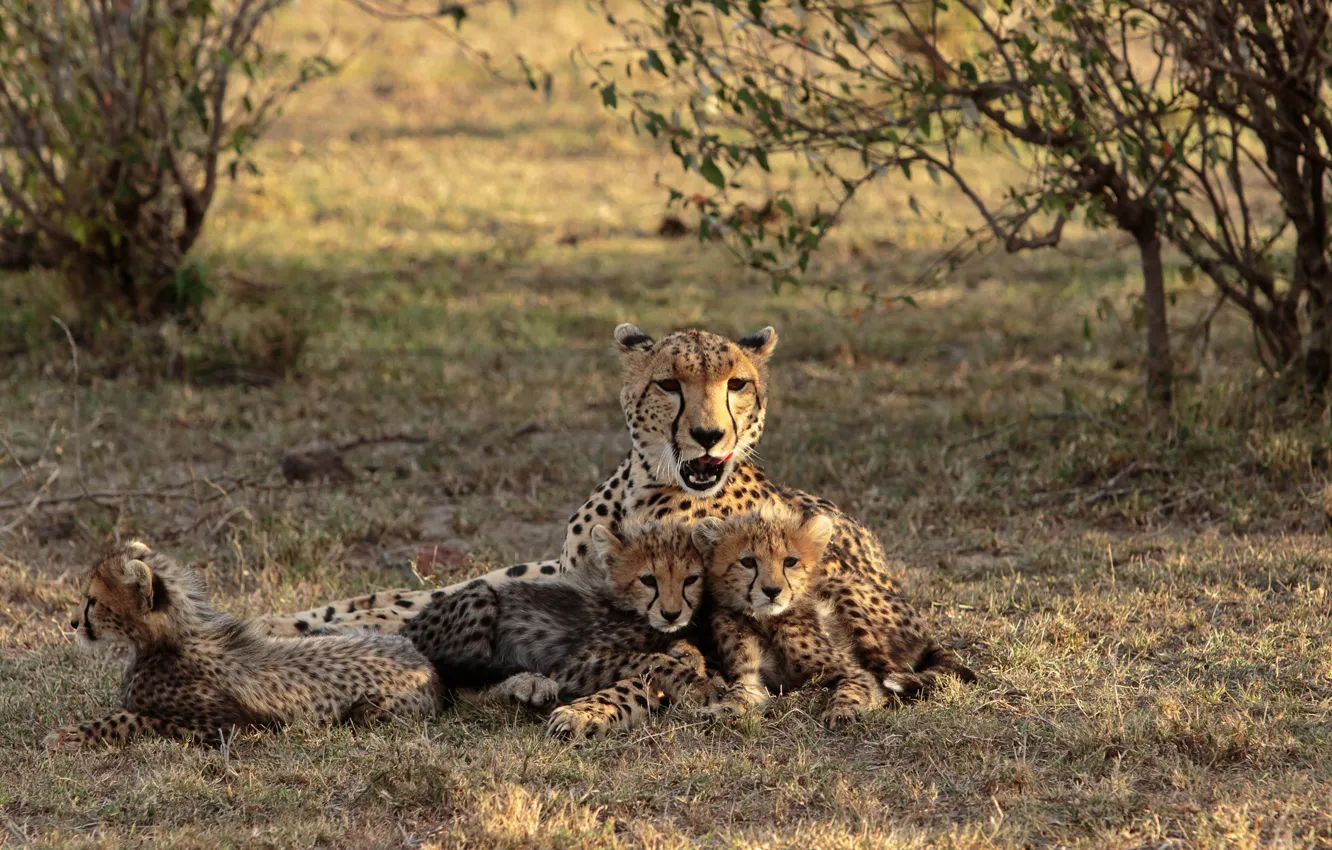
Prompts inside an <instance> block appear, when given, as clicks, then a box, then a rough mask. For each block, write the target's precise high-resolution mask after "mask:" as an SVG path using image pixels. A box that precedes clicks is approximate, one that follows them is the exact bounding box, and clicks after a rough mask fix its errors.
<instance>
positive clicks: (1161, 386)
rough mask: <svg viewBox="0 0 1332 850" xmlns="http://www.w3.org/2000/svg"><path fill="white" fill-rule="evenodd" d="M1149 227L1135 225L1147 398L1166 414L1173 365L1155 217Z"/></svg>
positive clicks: (1172, 376)
mask: <svg viewBox="0 0 1332 850" xmlns="http://www.w3.org/2000/svg"><path fill="white" fill-rule="evenodd" d="M1148 218H1150V221H1151V223H1150V226H1143V227H1140V228H1138V229H1137V230H1136V231H1135V232H1134V234H1133V238H1134V239H1136V240H1137V243H1138V251H1139V253H1140V254H1141V257H1142V305H1143V311H1144V312H1145V313H1146V316H1147V360H1146V362H1145V363H1144V371H1145V372H1146V373H1147V398H1148V400H1149V401H1150V402H1151V403H1152V404H1153V405H1154V406H1155V407H1156V408H1157V409H1158V410H1159V411H1160V412H1162V413H1164V414H1165V415H1166V416H1167V417H1169V415H1170V403H1171V400H1172V398H1173V395H1174V379H1175V375H1174V366H1173V365H1172V363H1171V361H1170V326H1169V324H1167V322H1166V295H1165V273H1164V271H1163V270H1162V268H1161V237H1160V234H1158V233H1157V232H1156V216H1155V215H1151V216H1148Z"/></svg>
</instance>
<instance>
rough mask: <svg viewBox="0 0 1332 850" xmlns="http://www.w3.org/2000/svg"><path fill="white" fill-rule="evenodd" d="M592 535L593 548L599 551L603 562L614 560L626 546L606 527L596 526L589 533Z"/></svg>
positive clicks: (598, 553)
mask: <svg viewBox="0 0 1332 850" xmlns="http://www.w3.org/2000/svg"><path fill="white" fill-rule="evenodd" d="M588 533H589V534H591V535H592V546H593V547H594V548H595V549H596V550H597V555H598V556H600V558H601V560H602V562H605V561H609V560H610V559H611V558H613V557H614V556H615V555H616V554H617V553H618V552H619V551H620V548H621V547H622V546H623V545H624V543H623V542H621V540H620V538H618V537H616V536H615V535H614V534H612V533H611V530H610V529H609V528H607V527H606V526H604V525H594V526H592V530H591V531H590V532H588Z"/></svg>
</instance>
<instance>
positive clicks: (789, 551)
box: [694, 506, 833, 617]
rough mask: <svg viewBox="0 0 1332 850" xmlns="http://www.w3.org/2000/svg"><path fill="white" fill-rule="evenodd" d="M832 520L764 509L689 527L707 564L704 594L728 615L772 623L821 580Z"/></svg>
mask: <svg viewBox="0 0 1332 850" xmlns="http://www.w3.org/2000/svg"><path fill="white" fill-rule="evenodd" d="M832 532H833V524H832V520H830V519H829V518H828V517H826V516H824V515H822V514H816V515H814V516H811V517H809V518H805V517H804V516H802V515H801V513H800V512H799V511H797V510H795V509H793V508H789V507H785V506H769V507H765V508H764V509H763V510H762V511H755V512H753V513H748V514H741V515H739V516H733V517H731V518H730V519H727V520H720V519H717V518H716V517H709V518H707V519H703V520H700V521H699V522H698V523H697V524H696V525H695V526H694V543H695V545H697V546H698V548H699V549H701V550H702V551H703V552H704V553H705V556H706V557H707V561H708V568H707V580H708V593H709V594H710V595H711V596H712V599H713V601H714V602H715V603H716V604H717V605H719V606H721V607H723V608H729V609H730V610H732V611H739V612H741V613H745V614H752V615H754V616H757V617H771V616H774V615H776V614H780V613H782V612H783V611H785V610H786V609H787V608H790V607H791V605H792V604H793V603H795V602H797V601H799V600H800V599H801V598H802V597H803V596H804V595H805V591H806V590H807V589H808V587H809V584H810V582H811V581H812V580H813V579H815V578H817V577H818V576H819V575H820V574H821V564H822V563H823V553H824V550H825V549H827V548H828V540H829V538H831V537H832Z"/></svg>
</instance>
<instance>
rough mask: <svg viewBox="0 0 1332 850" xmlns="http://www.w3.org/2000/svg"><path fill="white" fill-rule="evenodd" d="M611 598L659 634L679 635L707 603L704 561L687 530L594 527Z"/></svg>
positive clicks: (653, 524) (647, 526)
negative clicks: (638, 615)
mask: <svg viewBox="0 0 1332 850" xmlns="http://www.w3.org/2000/svg"><path fill="white" fill-rule="evenodd" d="M592 542H593V544H595V545H596V547H597V554H599V555H600V556H601V561H602V563H603V564H604V565H605V567H606V577H607V579H608V581H609V583H610V588H611V595H612V597H613V598H614V599H615V600H616V601H617V603H619V604H620V605H622V606H624V607H625V608H626V609H627V610H631V611H634V612H635V613H637V614H641V615H642V616H643V617H645V618H646V619H647V621H648V623H650V624H651V625H652V627H653V628H654V629H657V630H658V631H663V632H674V631H679V630H680V629H682V628H684V627H685V626H687V625H689V620H690V618H692V617H693V616H694V612H695V611H696V610H697V609H698V606H699V603H700V602H702V600H703V570H704V562H703V555H702V553H701V552H700V551H699V549H698V547H697V546H695V545H694V542H693V540H692V539H691V537H690V532H689V530H688V529H687V528H685V527H684V526H682V525H677V524H669V525H663V524H661V523H656V522H651V523H645V524H643V525H639V526H628V527H624V528H621V529H620V535H619V536H616V535H615V534H614V533H612V532H611V531H610V529H608V528H606V526H604V525H595V526H593V527H592Z"/></svg>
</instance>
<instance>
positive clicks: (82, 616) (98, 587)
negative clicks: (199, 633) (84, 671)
mask: <svg viewBox="0 0 1332 850" xmlns="http://www.w3.org/2000/svg"><path fill="white" fill-rule="evenodd" d="M209 610H210V609H209V608H208V598H207V593H206V591H205V590H204V586H203V582H202V581H200V580H199V578H198V576H197V575H196V574H195V573H194V572H193V571H192V570H189V569H187V568H185V567H182V566H180V565H179V564H177V563H176V562H175V561H173V560H171V559H170V558H168V557H166V556H165V555H160V554H158V553H156V552H153V551H152V550H151V549H149V548H148V546H147V545H146V544H144V543H141V542H140V541H138V540H134V541H131V542H130V543H128V544H126V545H124V546H120V547H117V548H116V549H114V550H112V551H111V552H110V553H109V554H108V555H107V556H106V557H105V558H103V559H102V560H101V561H99V562H98V563H97V565H96V566H95V567H93V568H92V569H91V570H89V571H88V574H87V576H86V578H85V581H84V598H83V606H82V608H81V610H80V612H79V616H78V618H76V619H74V620H71V621H70V625H71V626H73V628H74V631H75V633H76V634H77V635H78V638H79V642H80V643H81V644H83V645H84V646H92V645H95V644H100V643H118V644H128V645H129V646H133V647H140V648H142V647H145V646H149V645H152V644H157V643H161V642H163V641H165V640H169V639H171V638H172V637H174V636H175V635H177V634H179V633H180V632H181V631H182V629H185V628H188V627H189V625H191V624H193V623H195V622H197V621H198V620H199V619H200V618H201V617H204V616H207V615H208V613H209Z"/></svg>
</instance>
